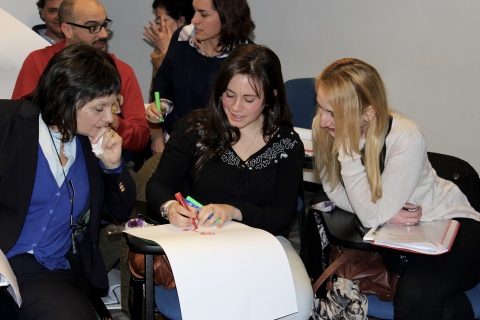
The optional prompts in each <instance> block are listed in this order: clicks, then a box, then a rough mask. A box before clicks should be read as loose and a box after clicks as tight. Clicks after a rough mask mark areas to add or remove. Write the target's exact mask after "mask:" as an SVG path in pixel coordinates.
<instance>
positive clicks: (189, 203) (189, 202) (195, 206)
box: [185, 196, 220, 223]
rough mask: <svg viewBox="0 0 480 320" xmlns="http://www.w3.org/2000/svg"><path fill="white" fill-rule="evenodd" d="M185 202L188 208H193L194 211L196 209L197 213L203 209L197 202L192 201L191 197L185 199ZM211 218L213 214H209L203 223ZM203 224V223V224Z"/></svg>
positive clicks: (218, 220)
mask: <svg viewBox="0 0 480 320" xmlns="http://www.w3.org/2000/svg"><path fill="white" fill-rule="evenodd" d="M185 201H186V202H187V204H188V205H189V206H190V207H193V208H195V209H197V210H198V211H200V209H201V208H202V207H203V205H202V204H201V203H200V202H198V201H197V200H195V199H193V198H192V197H190V196H188V197H187V199H185ZM212 218H213V213H211V214H210V215H209V216H208V218H207V220H205V222H207V221H208V220H210V219H212ZM205 222H204V223H205ZM215 222H220V218H218V219H217V221H215Z"/></svg>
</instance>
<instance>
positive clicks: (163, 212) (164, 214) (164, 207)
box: [160, 200, 175, 221]
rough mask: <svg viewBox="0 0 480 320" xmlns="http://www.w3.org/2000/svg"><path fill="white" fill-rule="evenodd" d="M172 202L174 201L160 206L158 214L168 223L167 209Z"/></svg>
mask: <svg viewBox="0 0 480 320" xmlns="http://www.w3.org/2000/svg"><path fill="white" fill-rule="evenodd" d="M172 202H175V200H169V201H167V202H165V203H164V204H162V205H161V206H160V214H161V215H162V218H163V219H165V220H167V221H168V207H169V206H170V204H171V203H172Z"/></svg>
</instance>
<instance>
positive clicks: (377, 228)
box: [372, 224, 385, 236]
mask: <svg viewBox="0 0 480 320" xmlns="http://www.w3.org/2000/svg"><path fill="white" fill-rule="evenodd" d="M384 225H385V224H380V225H378V226H377V227H376V228H375V231H373V232H372V236H376V235H377V234H378V232H380V229H382V227H383V226H384Z"/></svg>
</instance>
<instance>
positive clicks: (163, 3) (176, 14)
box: [152, 0, 195, 25]
mask: <svg viewBox="0 0 480 320" xmlns="http://www.w3.org/2000/svg"><path fill="white" fill-rule="evenodd" d="M157 7H162V8H164V9H165V11H167V14H168V15H169V16H170V17H172V18H173V19H175V20H178V19H180V17H184V18H185V24H186V25H187V24H190V23H191V22H192V18H193V14H194V13H195V11H193V6H192V0H155V1H153V4H152V8H153V9H154V10H155V9H156V8H157Z"/></svg>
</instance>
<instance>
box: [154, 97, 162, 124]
mask: <svg viewBox="0 0 480 320" xmlns="http://www.w3.org/2000/svg"><path fill="white" fill-rule="evenodd" d="M154 95H155V105H156V106H157V110H158V112H160V117H159V118H158V122H163V117H162V108H161V105H162V104H161V102H160V92H158V91H155V93H154Z"/></svg>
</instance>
